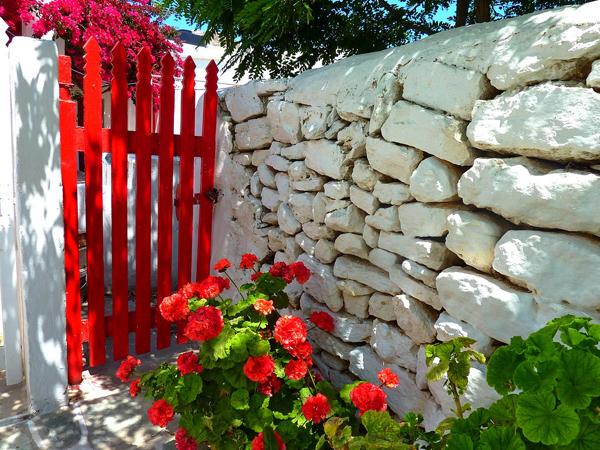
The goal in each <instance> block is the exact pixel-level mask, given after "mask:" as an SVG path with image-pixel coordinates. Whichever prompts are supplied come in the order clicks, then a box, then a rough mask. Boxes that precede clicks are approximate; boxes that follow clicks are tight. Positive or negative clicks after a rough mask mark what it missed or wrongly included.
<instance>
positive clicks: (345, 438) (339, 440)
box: [332, 426, 352, 448]
mask: <svg viewBox="0 0 600 450" xmlns="http://www.w3.org/2000/svg"><path fill="white" fill-rule="evenodd" d="M351 438H352V428H351V427H348V426H346V427H344V429H343V430H342V432H341V434H340V435H339V436H336V437H334V438H333V440H332V443H333V447H334V448H342V447H343V446H344V445H346V444H347V443H348V442H349V441H350V439H351Z"/></svg>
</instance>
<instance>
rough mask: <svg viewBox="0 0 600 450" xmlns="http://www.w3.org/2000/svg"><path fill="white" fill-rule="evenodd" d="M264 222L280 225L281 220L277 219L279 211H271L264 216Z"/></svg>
mask: <svg viewBox="0 0 600 450" xmlns="http://www.w3.org/2000/svg"><path fill="white" fill-rule="evenodd" d="M262 220H263V222H264V223H268V224H270V225H278V224H279V222H278V220H277V213H274V212H270V213H267V214H265V215H264V216H263V218H262Z"/></svg>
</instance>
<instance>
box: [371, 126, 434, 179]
mask: <svg viewBox="0 0 600 450" xmlns="http://www.w3.org/2000/svg"><path fill="white" fill-rule="evenodd" d="M367 159H368V160H369V164H371V166H372V167H373V168H374V169H375V170H377V171H378V172H381V173H382V174H384V175H388V176H390V177H392V178H395V179H396V180H400V181H402V182H403V183H406V184H408V183H409V181H410V176H411V175H412V173H413V171H414V170H415V169H416V167H417V166H418V165H419V163H420V162H421V160H422V159H423V152H422V151H421V150H418V149H416V148H410V147H405V146H403V145H396V144H393V143H391V142H387V141H384V140H383V139H376V138H372V137H369V138H367Z"/></svg>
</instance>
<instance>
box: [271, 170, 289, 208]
mask: <svg viewBox="0 0 600 450" xmlns="http://www.w3.org/2000/svg"><path fill="white" fill-rule="evenodd" d="M275 184H276V185H277V192H279V199H280V200H281V201H282V202H283V203H289V201H290V195H291V193H292V192H293V190H292V187H291V186H290V177H289V176H288V174H287V173H285V172H277V175H275Z"/></svg>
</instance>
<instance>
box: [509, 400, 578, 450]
mask: <svg viewBox="0 0 600 450" xmlns="http://www.w3.org/2000/svg"><path fill="white" fill-rule="evenodd" d="M555 406H556V397H554V395H553V394H551V393H543V394H538V395H531V394H527V393H523V394H520V395H519V400H518V402H517V423H518V425H519V426H520V427H521V428H522V429H523V434H524V435H525V437H526V438H527V439H529V440H530V441H532V442H541V443H542V444H544V445H552V444H559V445H566V444H568V443H569V442H571V441H572V440H573V439H575V437H576V436H577V434H578V432H579V416H578V415H577V413H576V412H575V410H573V409H571V408H569V407H567V406H565V405H559V406H558V408H556V409H554V407H555Z"/></svg>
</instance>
